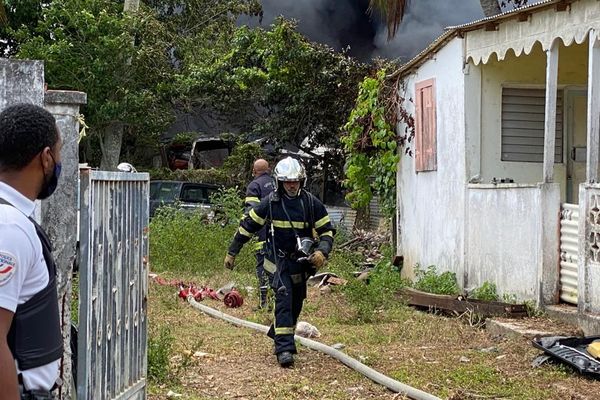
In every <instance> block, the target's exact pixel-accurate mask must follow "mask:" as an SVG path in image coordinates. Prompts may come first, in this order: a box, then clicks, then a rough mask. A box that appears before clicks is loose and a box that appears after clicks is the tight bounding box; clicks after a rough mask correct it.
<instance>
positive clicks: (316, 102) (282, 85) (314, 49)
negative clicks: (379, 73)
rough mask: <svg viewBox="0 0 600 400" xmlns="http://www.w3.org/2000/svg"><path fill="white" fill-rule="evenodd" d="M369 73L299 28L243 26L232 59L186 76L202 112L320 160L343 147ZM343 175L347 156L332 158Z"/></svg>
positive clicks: (286, 23)
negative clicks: (343, 134)
mask: <svg viewBox="0 0 600 400" xmlns="http://www.w3.org/2000/svg"><path fill="white" fill-rule="evenodd" d="M367 72H368V67H367V66H366V65H364V64H361V63H359V62H358V61H356V60H353V59H352V58H350V57H348V56H347V55H345V54H343V53H338V52H335V51H334V50H332V49H331V48H328V47H326V46H323V45H320V44H316V43H311V42H309V41H308V40H307V39H306V38H305V37H304V36H302V35H301V34H299V33H298V32H297V31H296V30H295V24H293V23H292V22H290V21H286V20H283V19H279V20H277V21H276V22H275V23H274V24H273V26H271V28H270V29H269V30H264V29H262V28H254V29H250V28H248V27H240V28H238V29H237V30H236V31H235V34H234V36H233V40H232V41H231V43H230V49H229V51H228V52H227V53H226V54H223V55H222V56H221V57H218V58H216V59H214V62H213V63H212V64H211V65H209V66H207V65H206V64H205V63H200V64H197V65H191V66H190V70H189V71H188V72H186V73H184V74H182V78H185V80H184V82H183V84H182V85H183V86H185V89H182V90H181V92H182V93H183V92H184V90H189V91H192V92H193V93H194V94H190V95H187V94H186V97H188V98H194V103H195V105H196V106H199V107H204V108H205V109H206V110H208V112H216V113H218V114H219V115H220V116H221V117H222V118H224V119H226V120H227V121H228V123H229V124H231V125H232V126H236V127H237V128H238V129H239V131H241V132H243V133H244V134H245V136H246V138H248V139H252V138H254V139H256V138H266V139H268V140H269V141H270V142H272V143H274V144H275V146H282V145H286V144H292V145H294V146H296V147H298V148H299V149H301V150H303V151H304V152H306V153H309V154H312V155H314V156H315V158H314V159H315V160H317V161H319V162H320V161H324V159H325V157H323V156H322V155H320V154H317V152H315V150H316V149H317V148H318V147H327V148H330V149H338V151H339V148H340V142H339V136H340V133H339V129H340V127H341V126H342V125H343V124H344V121H345V118H346V116H347V115H348V113H349V112H350V110H351V109H352V106H353V104H354V99H355V98H356V95H357V92H358V83H359V82H360V81H361V80H362V78H363V77H364V75H366V73H367ZM327 161H328V162H330V163H334V164H335V166H336V169H337V171H340V172H341V168H342V166H343V158H342V157H336V158H333V157H330V158H329V159H328V160H327Z"/></svg>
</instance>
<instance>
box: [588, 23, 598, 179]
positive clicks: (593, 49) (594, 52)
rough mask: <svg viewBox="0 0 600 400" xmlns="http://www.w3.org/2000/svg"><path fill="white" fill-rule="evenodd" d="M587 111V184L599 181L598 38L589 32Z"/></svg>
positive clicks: (593, 32) (594, 32)
mask: <svg viewBox="0 0 600 400" xmlns="http://www.w3.org/2000/svg"><path fill="white" fill-rule="evenodd" d="M589 46H590V47H589V59H588V65H589V66H588V97H587V100H588V109H587V129H588V131H587V132H588V133H587V135H588V136H587V168H586V173H587V182H589V183H598V182H599V181H600V171H599V169H600V165H599V164H600V155H599V153H600V38H599V32H598V31H596V30H593V29H592V30H591V31H590V36H589Z"/></svg>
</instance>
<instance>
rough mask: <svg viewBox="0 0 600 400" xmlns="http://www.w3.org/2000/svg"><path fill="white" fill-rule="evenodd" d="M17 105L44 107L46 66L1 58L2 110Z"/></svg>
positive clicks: (0, 108) (0, 105) (40, 63)
mask: <svg viewBox="0 0 600 400" xmlns="http://www.w3.org/2000/svg"><path fill="white" fill-rule="evenodd" d="M17 103H31V104H35V105H38V106H43V105H44V64H43V63H42V62H41V61H25V60H8V59H5V58H0V110H4V109H5V108H6V107H8V106H11V105H13V104H17Z"/></svg>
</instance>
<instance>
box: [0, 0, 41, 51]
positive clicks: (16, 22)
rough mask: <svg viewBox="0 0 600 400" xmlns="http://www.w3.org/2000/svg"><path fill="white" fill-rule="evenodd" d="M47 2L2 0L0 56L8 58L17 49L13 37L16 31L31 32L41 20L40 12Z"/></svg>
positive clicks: (17, 43) (0, 7)
mask: <svg viewBox="0 0 600 400" xmlns="http://www.w3.org/2000/svg"><path fill="white" fill-rule="evenodd" d="M48 4H49V1H39V0H4V1H0V38H2V40H0V56H1V57H10V56H12V55H14V54H15V53H16V52H17V50H18V47H19V42H18V41H17V40H16V38H15V35H16V31H17V30H18V29H21V30H27V31H29V32H31V31H32V30H33V29H34V28H35V26H36V24H37V21H38V20H39V19H40V18H41V15H42V10H43V9H44V8H46V7H48Z"/></svg>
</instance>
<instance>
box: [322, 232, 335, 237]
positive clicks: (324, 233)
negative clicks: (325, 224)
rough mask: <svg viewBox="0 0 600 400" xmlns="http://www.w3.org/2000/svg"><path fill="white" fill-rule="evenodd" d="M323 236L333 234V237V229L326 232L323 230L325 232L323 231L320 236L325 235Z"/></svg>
mask: <svg viewBox="0 0 600 400" xmlns="http://www.w3.org/2000/svg"><path fill="white" fill-rule="evenodd" d="M323 236H331V237H333V231H326V232H323V233H321V234H320V235H319V237H323Z"/></svg>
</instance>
